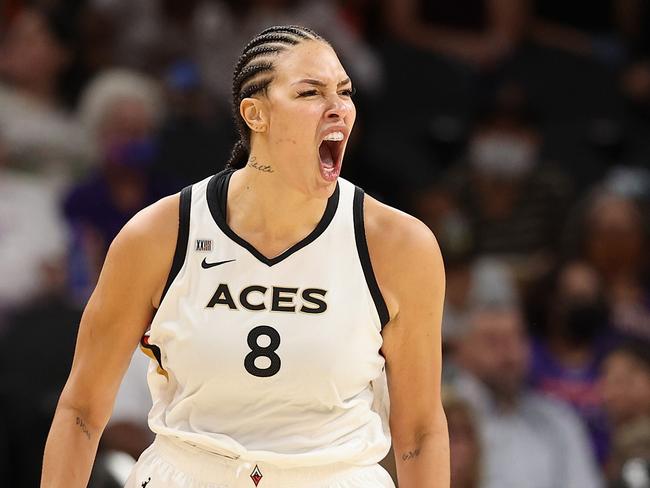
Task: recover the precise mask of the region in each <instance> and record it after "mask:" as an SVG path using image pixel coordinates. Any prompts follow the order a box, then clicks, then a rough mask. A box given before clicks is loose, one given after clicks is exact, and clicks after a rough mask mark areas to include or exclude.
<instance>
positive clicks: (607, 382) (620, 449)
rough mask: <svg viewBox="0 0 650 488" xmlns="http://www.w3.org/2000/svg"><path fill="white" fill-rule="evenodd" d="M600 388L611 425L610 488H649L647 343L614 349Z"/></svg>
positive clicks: (649, 354)
mask: <svg viewBox="0 0 650 488" xmlns="http://www.w3.org/2000/svg"><path fill="white" fill-rule="evenodd" d="M601 388H602V395H603V399H604V402H605V407H606V410H607V414H608V416H609V419H610V422H611V426H612V438H613V449H612V453H611V456H610V459H609V464H608V469H607V472H608V475H609V478H610V479H611V480H612V488H634V487H637V486H643V487H645V486H650V344H648V343H646V342H640V341H629V342H626V343H624V344H622V345H620V346H619V347H617V348H616V349H614V350H613V351H612V352H611V353H610V354H609V355H608V356H607V358H606V360H605V362H604V364H603V368H602V373H601ZM644 483H645V484H644Z"/></svg>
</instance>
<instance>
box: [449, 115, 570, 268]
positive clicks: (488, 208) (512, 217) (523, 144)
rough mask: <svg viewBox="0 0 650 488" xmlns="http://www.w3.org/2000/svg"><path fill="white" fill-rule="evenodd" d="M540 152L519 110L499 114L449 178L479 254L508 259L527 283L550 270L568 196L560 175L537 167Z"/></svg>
mask: <svg viewBox="0 0 650 488" xmlns="http://www.w3.org/2000/svg"><path fill="white" fill-rule="evenodd" d="M540 147H541V135H540V133H539V132H538V131H537V129H536V128H535V126H534V125H533V124H532V122H531V121H530V120H529V119H528V118H527V117H526V116H524V115H523V113H522V112H521V111H519V112H518V111H513V110H508V109H499V110H497V111H496V112H492V113H490V114H488V115H487V116H486V117H484V118H483V119H482V121H481V122H479V123H478V125H477V127H476V129H475V130H474V132H473V134H472V135H471V137H470V140H469V146H468V152H467V164H465V165H463V166H459V167H457V168H455V169H454V170H453V171H452V173H451V174H450V178H449V180H450V185H451V187H452V188H453V189H454V190H455V193H456V194H457V195H458V199H459V203H460V207H461V209H462V210H463V213H464V214H465V215H466V216H467V217H468V219H469V222H470V226H471V228H472V234H473V236H474V239H475V247H476V251H477V253H478V254H489V255H495V256H499V257H501V258H503V259H505V260H507V261H508V263H509V264H510V265H511V266H512V268H513V271H514V272H515V276H516V277H517V278H519V279H524V280H527V279H529V278H530V277H531V276H532V277H534V276H539V275H540V274H541V273H543V272H546V271H547V270H548V269H549V266H550V265H551V263H552V255H553V252H554V250H555V247H556V242H557V239H558V236H559V235H560V229H561V223H562V221H563V215H564V212H565V208H566V207H567V205H568V198H569V194H570V187H569V184H568V180H567V178H566V177H565V176H564V175H563V174H562V173H560V172H558V171H556V170H551V169H550V168H547V167H545V166H543V165H540V164H539V151H540Z"/></svg>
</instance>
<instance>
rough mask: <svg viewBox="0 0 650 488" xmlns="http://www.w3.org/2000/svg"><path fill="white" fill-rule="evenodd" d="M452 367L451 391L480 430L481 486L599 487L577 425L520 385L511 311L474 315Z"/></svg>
mask: <svg viewBox="0 0 650 488" xmlns="http://www.w3.org/2000/svg"><path fill="white" fill-rule="evenodd" d="M456 361H457V364H458V366H459V367H460V369H459V372H458V373H457V376H456V378H455V379H454V380H453V386H454V387H455V389H456V391H458V393H459V394H460V395H461V396H462V397H463V398H465V399H467V400H468V401H469V402H470V404H471V405H472V406H473V407H474V409H475V410H476V413H477V416H478V422H479V425H480V430H481V439H482V442H483V448H484V450H483V453H484V459H485V463H484V473H483V474H484V484H483V485H481V486H482V487H483V488H504V487H508V488H509V487H517V488H548V487H562V488H586V487H589V488H598V487H601V486H602V483H601V479H600V474H599V471H598V468H597V465H596V462H595V458H594V456H593V452H592V450H591V447H590V445H589V439H588V436H587V433H586V430H585V429H584V426H583V424H582V422H581V421H580V419H579V418H578V417H577V416H576V415H575V413H574V412H573V411H572V409H570V408H569V407H568V406H565V405H563V404H561V403H559V402H558V401H557V400H554V399H550V398H547V397H544V396H542V395H540V394H538V393H536V392H534V391H531V390H530V389H529V388H528V387H527V386H526V377H527V374H528V365H529V361H530V356H529V344H528V337H527V335H526V332H525V329H524V325H523V320H522V316H521V312H520V310H519V309H518V307H516V306H497V307H480V308H477V309H475V310H474V311H473V313H472V315H471V318H470V320H468V323H467V329H466V331H465V334H464V335H463V337H462V338H461V340H460V341H459V344H458V349H457V354H456Z"/></svg>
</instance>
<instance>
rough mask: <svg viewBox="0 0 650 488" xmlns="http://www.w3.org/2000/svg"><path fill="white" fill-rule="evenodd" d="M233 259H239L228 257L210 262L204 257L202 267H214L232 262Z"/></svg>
mask: <svg viewBox="0 0 650 488" xmlns="http://www.w3.org/2000/svg"><path fill="white" fill-rule="evenodd" d="M233 261H237V260H236V259H228V260H227V261H216V262H214V263H208V262H207V261H206V258H203V261H202V262H201V267H202V268H203V269H210V268H214V267H215V266H219V265H221V264H226V263H232V262H233Z"/></svg>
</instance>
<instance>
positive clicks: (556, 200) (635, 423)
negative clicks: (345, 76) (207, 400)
mask: <svg viewBox="0 0 650 488" xmlns="http://www.w3.org/2000/svg"><path fill="white" fill-rule="evenodd" d="M279 23H298V24H302V25H305V26H308V27H311V28H313V29H315V30H316V31H317V32H319V33H320V34H321V35H323V36H324V37H325V38H327V39H328V40H329V41H331V43H332V44H333V46H334V47H335V48H336V49H337V52H338V53H339V55H340V58H341V60H342V62H343V64H344V66H345V67H346V70H347V71H348V73H349V74H350V76H351V78H352V79H353V81H354V83H355V85H356V88H357V95H356V98H355V102H356V104H357V108H358V119H357V124H356V128H355V132H354V133H353V139H352V140H351V141H350V144H349V146H348V152H347V154H346V158H345V164H344V169H343V176H344V177H346V178H348V179H351V180H352V181H353V182H355V183H356V184H358V185H360V186H362V187H364V188H365V189H366V191H367V192H369V193H371V194H372V195H374V196H375V197H377V198H379V199H380V200H382V201H384V202H386V203H388V204H390V205H393V206H396V207H398V208H400V209H403V210H405V211H408V212H410V213H412V214H414V215H416V216H417V217H418V218H420V219H421V220H423V221H424V222H425V223H426V224H427V225H428V226H429V227H430V228H431V229H432V230H433V231H434V233H435V234H436V236H437V238H438V240H439V242H440V245H441V248H442V252H443V255H444V258H445V262H446V271H447V296H446V306H445V314H444V321H443V322H444V323H443V339H444V353H445V367H444V379H445V392H444V393H445V407H446V411H447V415H448V419H449V427H450V439H451V454H452V486H453V487H454V488H529V487H530V488H572V487H576V488H597V487H610V488H625V487H628V488H648V487H650V475H649V473H648V463H649V461H650V345H649V344H650V273H649V272H650V267H649V265H650V246H649V238H650V232H649V231H650V223H649V219H650V211H649V206H650V137H649V136H650V30H649V29H648V28H649V27H650V4H648V2H645V1H643V0H588V1H587V0H573V1H570V2H569V1H566V0H445V1H443V0H383V1H371V0H349V1H344V0H304V1H296V0H294V1H291V0H41V1H36V0H34V1H27V0H2V2H0V486H2V487H12V488H23V487H25V488H27V487H29V488H35V487H37V486H38V484H39V478H40V470H41V459H42V452H43V447H44V443H45V439H46V436H47V432H48V429H49V425H50V422H51V419H52V415H53V413H54V409H55V407H56V402H57V399H58V396H59V393H60V391H61V388H62V387H63V384H64V382H65V380H66V377H67V374H68V371H69V368H70V364H71V360H72V354H73V350H74V341H75V337H76V332H77V327H78V323H79V318H80V314H81V310H82V309H83V306H84V304H85V302H86V300H87V298H88V297H89V294H90V292H91V291H92V289H93V287H94V284H95V280H96V278H97V275H98V272H99V270H100V267H101V264H102V262H103V259H104V255H105V252H106V249H107V246H108V245H109V243H110V242H111V240H112V239H113V237H114V236H115V235H116V233H117V232H118V231H119V229H120V228H121V226H122V225H124V223H125V222H126V221H127V220H128V219H129V218H130V217H131V216H132V215H133V214H134V213H135V212H137V211H138V210H139V209H141V208H142V207H144V206H146V205H149V204H150V203H152V202H154V201H156V200H157V199H158V198H160V197H162V196H164V195H167V194H170V193H174V192H177V191H179V190H180V189H181V188H182V187H183V186H185V185H187V184H189V183H191V182H194V181H197V180H199V179H202V178H204V177H206V176H208V175H210V174H213V173H215V172H217V171H219V170H220V169H222V168H223V167H224V164H225V162H226V160H227V158H228V155H229V152H230V148H231V146H232V143H233V142H234V140H235V132H234V129H233V125H232V122H231V115H230V98H229V97H230V77H231V73H232V67H233V65H234V63H235V61H236V59H237V57H238V56H239V53H240V50H241V49H242V47H243V46H244V44H245V43H246V41H247V40H248V39H249V38H251V37H252V36H254V35H255V34H256V33H258V32H259V31H260V30H262V29H263V28H265V27H268V26H269V25H273V24H279ZM106 347H110V345H109V344H107V345H106ZM146 367H147V359H146V357H145V356H144V355H143V354H140V353H139V352H136V354H135V355H134V358H133V361H132V364H131V368H130V369H129V372H128V373H127V376H126V378H125V380H124V384H123V386H122V390H121V391H120V394H119V396H118V399H117V401H116V406H115V411H114V415H113V418H112V420H111V422H110V424H109V427H108V428H107V430H106V433H105V435H104V437H103V439H102V443H101V448H100V453H99V456H98V461H97V463H96V468H95V472H94V474H93V480H92V483H91V487H92V488H112V487H116V486H122V485H121V484H120V483H122V481H123V480H122V479H121V477H123V473H124V472H125V471H127V472H128V467H129V463H130V462H131V461H129V460H130V459H131V458H129V456H131V457H137V456H138V455H139V453H140V452H141V451H142V450H143V449H144V448H145V447H146V446H147V445H148V443H149V442H150V441H151V437H150V433H149V432H148V429H147V426H146V415H147V411H148V408H149V406H150V400H149V398H148V391H147V387H146V382H145V378H144V374H145V373H144V371H145V369H146ZM116 452H121V453H125V454H122V455H116V454H115V453H116ZM386 465H387V466H388V468H389V469H390V468H391V462H390V457H389V458H388V459H387V461H386ZM431 469H432V470H435V469H436V467H435V466H432V467H431Z"/></svg>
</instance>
